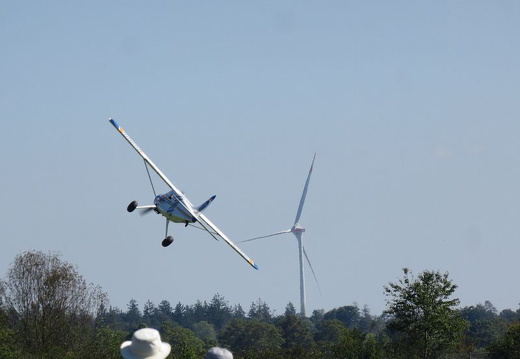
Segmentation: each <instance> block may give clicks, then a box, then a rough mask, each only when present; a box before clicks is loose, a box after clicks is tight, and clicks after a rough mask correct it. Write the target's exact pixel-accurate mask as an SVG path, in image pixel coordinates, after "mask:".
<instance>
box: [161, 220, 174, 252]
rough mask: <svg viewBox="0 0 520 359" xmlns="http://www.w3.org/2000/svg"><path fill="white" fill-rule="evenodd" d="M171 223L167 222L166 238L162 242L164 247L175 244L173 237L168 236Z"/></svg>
mask: <svg viewBox="0 0 520 359" xmlns="http://www.w3.org/2000/svg"><path fill="white" fill-rule="evenodd" d="M169 223H170V221H169V220H166V238H164V239H163V241H162V246H163V247H168V246H169V245H170V244H172V243H173V237H172V236H169V235H168V224H169Z"/></svg>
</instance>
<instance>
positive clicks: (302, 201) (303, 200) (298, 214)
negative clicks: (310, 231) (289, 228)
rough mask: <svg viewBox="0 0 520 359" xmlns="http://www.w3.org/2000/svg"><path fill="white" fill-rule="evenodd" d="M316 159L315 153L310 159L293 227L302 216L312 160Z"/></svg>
mask: <svg viewBox="0 0 520 359" xmlns="http://www.w3.org/2000/svg"><path fill="white" fill-rule="evenodd" d="M315 159H316V153H315V154H314V157H313V159H312V164H311V169H310V170H309V174H308V176H307V181H305V187H303V193H302V198H301V199H300V205H299V206H298V212H296V219H295V220H294V225H296V224H297V223H298V221H299V220H300V216H301V215H302V210H303V204H304V203H305V197H306V196H307V188H309V181H310V179H311V174H312V168H313V167H314V160H315Z"/></svg>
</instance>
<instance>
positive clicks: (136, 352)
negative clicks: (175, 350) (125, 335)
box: [121, 328, 171, 359]
mask: <svg viewBox="0 0 520 359" xmlns="http://www.w3.org/2000/svg"><path fill="white" fill-rule="evenodd" d="M170 350H171V347H170V344H168V343H163V342H162V341H161V335H160V334H159V332H158V331H157V330H155V329H152V328H143V329H139V330H137V331H135V333H134V335H133V336H132V341H126V342H124V343H123V344H121V355H122V356H123V358H125V359H165V358H166V357H167V356H168V354H170Z"/></svg>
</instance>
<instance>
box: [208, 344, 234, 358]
mask: <svg viewBox="0 0 520 359" xmlns="http://www.w3.org/2000/svg"><path fill="white" fill-rule="evenodd" d="M204 359H233V354H232V353H231V352H230V351H229V350H227V349H225V348H219V347H213V348H211V349H210V350H208V352H207V353H206V355H205V356H204Z"/></svg>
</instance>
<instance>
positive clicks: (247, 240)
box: [237, 229, 291, 243]
mask: <svg viewBox="0 0 520 359" xmlns="http://www.w3.org/2000/svg"><path fill="white" fill-rule="evenodd" d="M285 233H291V230H290V229H286V230H285V231H281V232H276V233H272V234H268V235H267V236H261V237H255V238H250V239H245V240H243V241H238V242H237V243H243V242H250V241H254V240H256V239H261V238H267V237H274V236H278V235H280V234H285Z"/></svg>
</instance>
